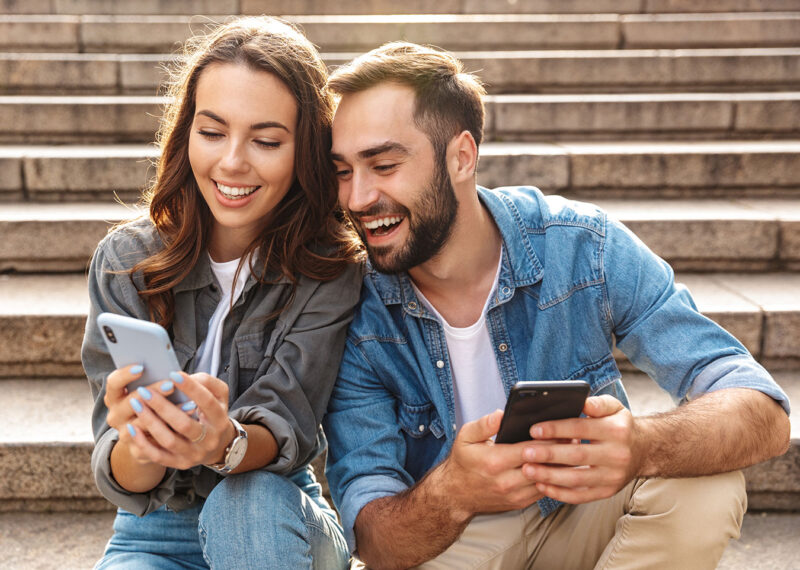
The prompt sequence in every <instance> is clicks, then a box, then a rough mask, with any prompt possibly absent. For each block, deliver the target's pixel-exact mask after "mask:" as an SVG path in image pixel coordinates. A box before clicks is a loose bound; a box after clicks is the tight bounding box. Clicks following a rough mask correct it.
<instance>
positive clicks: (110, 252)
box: [97, 216, 164, 268]
mask: <svg viewBox="0 0 800 570" xmlns="http://www.w3.org/2000/svg"><path fill="white" fill-rule="evenodd" d="M163 248H164V245H163V242H162V241H161V237H160V236H159V234H158V230H156V227H155V226H154V225H153V222H152V221H151V220H150V219H149V218H148V217H147V216H142V217H139V218H136V219H134V220H131V221H129V222H124V223H122V224H120V225H118V226H116V227H115V228H113V229H112V230H111V231H110V232H109V233H108V235H106V236H105V237H104V238H103V239H102V240H101V241H100V243H99V244H98V246H97V254H98V255H101V256H103V257H105V258H106V259H107V261H108V262H109V263H110V264H111V265H116V266H122V267H124V268H130V267H133V266H134V265H136V264H137V263H139V262H140V261H142V260H144V259H146V258H148V257H150V256H151V255H153V254H155V253H157V252H159V251H161V250H162V249H163Z"/></svg>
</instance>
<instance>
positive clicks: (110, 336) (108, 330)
mask: <svg viewBox="0 0 800 570" xmlns="http://www.w3.org/2000/svg"><path fill="white" fill-rule="evenodd" d="M103 332H105V333H106V336H107V337H108V340H110V341H111V342H113V343H115V344H116V342H117V337H116V336H114V331H112V330H111V327H109V326H104V327H103Z"/></svg>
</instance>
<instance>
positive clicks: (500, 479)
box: [431, 410, 542, 520]
mask: <svg viewBox="0 0 800 570" xmlns="http://www.w3.org/2000/svg"><path fill="white" fill-rule="evenodd" d="M502 418H503V412H501V411H500V410H497V411H495V412H493V413H491V414H489V415H487V416H484V417H482V418H480V419H478V420H475V421H473V422H468V423H466V424H464V426H463V427H462V428H461V430H460V431H459V433H458V435H457V436H456V440H455V442H454V443H453V448H452V450H451V452H450V455H449V456H448V458H447V459H446V460H445V461H444V462H443V463H442V466H441V469H440V470H437V471H439V473H438V474H437V475H438V477H436V478H437V479H438V482H439V483H440V484H441V485H443V488H444V489H445V493H446V494H447V495H448V496H449V497H451V499H452V501H453V504H454V505H458V508H456V509H454V513H453V514H454V516H455V518H456V519H459V520H460V519H462V518H464V517H466V518H467V519H468V518H471V517H472V516H473V515H475V514H477V513H488V512H502V511H512V510H516V509H523V508H525V507H527V506H528V505H531V504H532V503H535V502H536V501H538V500H539V499H541V498H542V493H541V492H540V491H539V490H537V488H536V486H535V484H534V482H533V481H531V479H530V478H528V477H526V476H525V475H524V474H523V472H522V466H523V465H524V464H525V462H526V460H525V458H524V453H525V450H526V449H527V448H529V447H533V445H532V444H531V442H524V443H515V444H496V443H494V442H493V441H492V440H491V439H490V438H491V437H492V436H494V435H496V434H497V431H498V430H499V429H500V421H501V420H502ZM431 483H432V484H436V483H435V482H434V481H431Z"/></svg>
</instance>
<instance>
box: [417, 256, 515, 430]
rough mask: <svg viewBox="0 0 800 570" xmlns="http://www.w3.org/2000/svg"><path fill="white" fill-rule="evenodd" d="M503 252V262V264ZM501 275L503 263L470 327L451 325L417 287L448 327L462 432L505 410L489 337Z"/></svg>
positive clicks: (429, 305)
mask: <svg viewBox="0 0 800 570" xmlns="http://www.w3.org/2000/svg"><path fill="white" fill-rule="evenodd" d="M502 258H503V255H502V250H501V252H500V259H501V261H502ZM499 276H500V263H498V265H497V273H496V275H495V278H494V281H495V284H494V286H493V287H492V290H491V291H490V293H489V296H488V297H487V299H486V302H485V303H484V305H483V311H481V316H480V317H479V318H478V320H477V321H476V322H475V323H473V324H471V325H470V326H468V327H454V326H451V325H450V323H448V322H447V321H446V320H445V319H444V318H442V316H441V315H440V314H439V312H438V311H437V310H436V308H435V307H434V306H433V305H432V304H431V303H430V301H428V300H427V299H426V298H425V295H423V294H422V292H421V291H420V290H419V289H417V287H416V286H415V287H414V290H415V291H416V293H417V296H418V297H419V299H420V301H421V302H422V303H423V304H424V305H425V307H426V308H427V309H428V310H429V311H430V312H431V313H432V314H433V315H434V316H436V318H437V319H439V322H441V323H442V327H443V328H444V336H445V341H446V342H447V352H448V353H449V354H450V367H451V369H452V372H453V396H454V397H455V411H456V427H457V429H461V426H463V425H464V424H465V423H467V422H471V421H473V420H477V419H478V418H480V417H482V416H485V415H486V414H490V413H492V412H493V411H495V410H497V409H500V410H502V409H503V408H505V405H506V391H505V388H504V387H503V380H502V378H501V377H500V369H499V368H498V367H497V359H496V358H495V355H494V349H493V348H492V341H491V338H490V337H489V327H488V326H487V323H486V312H487V310H488V308H489V302H490V301H491V299H492V297H493V296H494V292H495V290H496V289H497V281H498V278H499Z"/></svg>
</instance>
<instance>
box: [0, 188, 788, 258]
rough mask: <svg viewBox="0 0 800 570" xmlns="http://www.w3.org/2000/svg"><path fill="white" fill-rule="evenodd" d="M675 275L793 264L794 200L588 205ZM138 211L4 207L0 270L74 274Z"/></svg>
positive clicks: (96, 206) (101, 205) (92, 206)
mask: <svg viewBox="0 0 800 570" xmlns="http://www.w3.org/2000/svg"><path fill="white" fill-rule="evenodd" d="M594 202H595V203H596V204H598V205H599V206H600V207H602V208H604V209H605V210H606V211H607V212H608V213H609V214H610V215H611V216H612V217H614V218H616V219H619V220H621V221H623V222H624V223H625V224H627V225H628V226H629V227H630V228H631V229H632V230H633V231H634V232H635V233H637V234H638V235H639V237H640V238H641V239H642V240H643V241H644V242H645V243H646V244H648V245H649V246H650V247H651V248H652V249H653V250H654V251H655V252H656V253H658V254H659V255H661V256H662V257H664V258H665V259H667V260H668V261H669V262H671V263H672V264H673V265H674V266H675V267H676V268H677V269H679V270H685V269H693V268H695V267H700V268H704V267H705V268H707V267H708V264H709V263H713V264H715V268H716V269H718V270H737V269H741V270H744V269H748V270H750V271H763V270H765V269H768V268H783V267H786V268H792V267H794V266H800V197H798V198H796V199H767V198H765V199H759V200H737V199H704V200H698V199H626V200H608V199H600V200H595V201H594ZM142 213H143V210H142V209H141V208H137V207H135V206H131V205H123V204H118V203H112V202H82V203H78V202H67V203H48V202H43V203H30V202H12V203H8V204H5V205H4V206H3V208H2V209H0V228H1V229H2V231H3V233H4V234H5V236H6V237H5V240H4V241H3V242H0V269H3V268H4V269H7V270H16V271H18V272H48V271H58V272H63V271H69V270H73V271H80V270H82V269H84V268H85V267H86V264H87V262H88V260H89V258H90V257H91V254H92V252H93V251H94V248H95V246H96V244H97V242H98V241H99V240H100V239H102V237H103V236H104V235H105V234H106V232H107V231H108V228H109V227H110V226H111V225H112V224H115V223H118V222H120V221H122V220H125V219H130V218H133V217H137V216H138V215H140V214H142Z"/></svg>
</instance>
